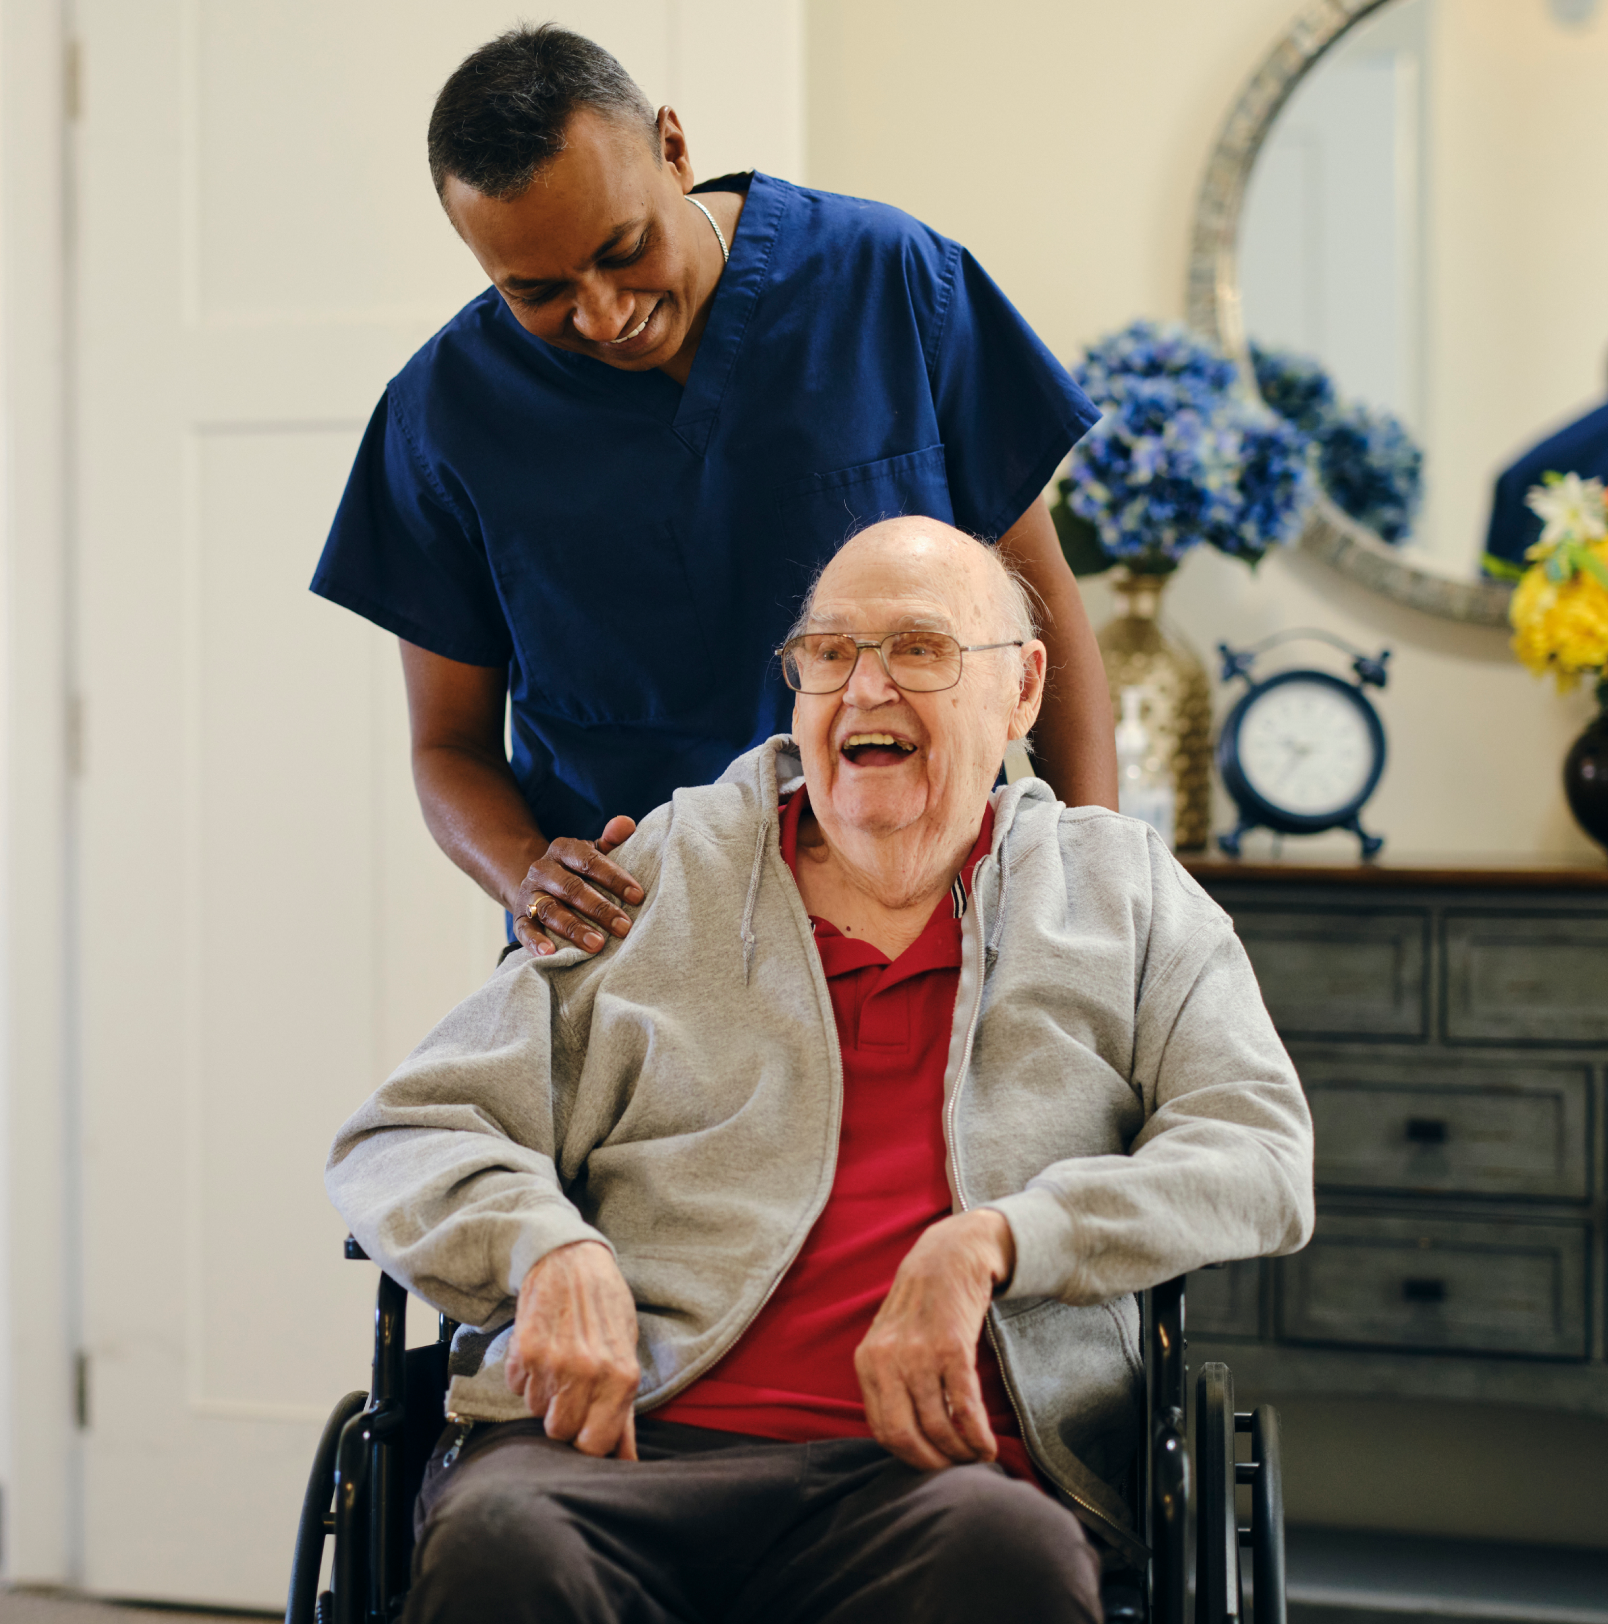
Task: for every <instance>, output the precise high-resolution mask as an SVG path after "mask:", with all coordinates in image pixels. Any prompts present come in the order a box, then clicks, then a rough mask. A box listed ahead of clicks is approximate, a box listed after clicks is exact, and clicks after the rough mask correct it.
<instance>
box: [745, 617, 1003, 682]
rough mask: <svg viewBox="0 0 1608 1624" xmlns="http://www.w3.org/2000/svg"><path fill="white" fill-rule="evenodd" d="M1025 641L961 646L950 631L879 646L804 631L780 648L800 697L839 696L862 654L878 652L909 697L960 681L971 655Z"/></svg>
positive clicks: (891, 639) (893, 638) (895, 636)
mask: <svg viewBox="0 0 1608 1624" xmlns="http://www.w3.org/2000/svg"><path fill="white" fill-rule="evenodd" d="M1021 647H1022V639H1021V638H1019V637H1017V638H1012V639H1011V640H1010V641H1009V642H1005V643H957V642H956V641H955V639H954V638H953V637H951V636H949V634H948V633H947V632H889V633H888V635H887V636H886V637H884V638H883V639H882V641H881V642H879V643H872V642H863V641H861V639H860V638H858V637H851V636H850V635H849V634H848V633H847V632H805V633H804V634H803V635H802V636H801V637H790V638H788V640H787V641H786V642H785V643H784V644H783V645H782V646H781V647H780V648H779V649H777V651H776V652H777V653H778V654H779V655H780V656H781V659H782V676H783V677H784V678H785V679H786V681H787V686H788V687H789V688H791V689H792V690H793V692H794V693H796V694H835V693H836V692H837V691H838V689H840V688H844V687H847V686H848V681H849V678H850V677H851V676H853V675H854V668H855V666H856V665H858V664H859V661H860V652H861V650H862V649H868V648H874V649H875V650H876V651H877V658H878V659H880V660H881V661H882V669H883V670H884V671H886V672H887V674H888V681H889V682H891V683H892V684H893V685H894V687H895V688H898V689H900V690H901V691H903V692H904V693H908V694H933V693H939V692H941V691H942V690H943V689H945V688H953V687H954V686H955V684H956V683H957V682H959V681H960V670H961V664H962V661H963V660H964V658H965V656H966V655H968V654H980V653H982V651H983V650H985V649H991V648H1021Z"/></svg>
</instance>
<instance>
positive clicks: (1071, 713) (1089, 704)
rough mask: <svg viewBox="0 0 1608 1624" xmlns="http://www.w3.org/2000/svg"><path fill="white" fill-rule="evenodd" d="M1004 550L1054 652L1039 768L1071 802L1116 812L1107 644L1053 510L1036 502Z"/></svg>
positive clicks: (1038, 741) (1006, 538)
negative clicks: (1039, 607) (1036, 605)
mask: <svg viewBox="0 0 1608 1624" xmlns="http://www.w3.org/2000/svg"><path fill="white" fill-rule="evenodd" d="M999 548H1000V553H1001V555H1002V556H1003V557H1005V558H1006V559H1007V560H1008V561H1009V562H1010V563H1011V564H1012V565H1013V566H1014V567H1015V568H1016V569H1017V570H1019V571H1020V572H1021V574H1022V575H1023V577H1024V578H1025V579H1026V580H1027V582H1028V584H1029V585H1030V586H1031V587H1032V588H1033V590H1034V591H1035V592H1036V593H1037V594H1038V596H1039V598H1040V600H1041V601H1042V603H1043V605H1044V629H1043V632H1042V633H1041V635H1042V637H1043V640H1044V646H1045V648H1046V649H1047V650H1048V652H1049V679H1048V682H1047V683H1046V686H1045V691H1044V705H1043V708H1042V709H1041V710H1040V712H1039V718H1038V723H1037V725H1036V726H1035V727H1034V729H1033V763H1034V771H1035V772H1036V773H1037V774H1038V776H1039V777H1040V778H1042V779H1044V780H1045V781H1046V782H1047V783H1048V784H1049V785H1050V787H1051V788H1052V789H1053V790H1054V791H1055V793H1056V794H1057V795H1058V796H1059V797H1060V798H1061V799H1062V800H1063V801H1065V802H1066V804H1067V805H1068V806H1105V807H1109V808H1110V809H1111V810H1112V811H1113V812H1114V811H1115V810H1116V809H1117V748H1116V740H1115V731H1114V727H1113V723H1112V716H1111V693H1110V689H1109V688H1108V686H1107V684H1106V675H1105V666H1104V664H1103V663H1102V661H1101V659H1100V647H1099V644H1098V643H1096V642H1095V640H1094V630H1093V628H1092V627H1091V626H1090V625H1089V616H1088V612H1087V611H1086V610H1085V609H1084V607H1083V594H1082V593H1081V592H1079V591H1078V583H1077V577H1076V576H1074V575H1073V573H1072V571H1071V570H1070V569H1069V568H1068V567H1067V562H1066V560H1065V558H1063V557H1062V555H1061V546H1060V542H1059V541H1058V540H1057V539H1056V535H1055V525H1054V523H1053V522H1052V521H1051V519H1050V513H1049V509H1048V508H1047V507H1045V505H1044V504H1043V503H1042V502H1035V503H1034V504H1033V505H1032V507H1030V508H1029V509H1028V510H1027V512H1026V513H1024V514H1023V515H1022V517H1021V518H1020V519H1018V520H1017V521H1016V523H1015V524H1014V525H1012V526H1011V528H1010V529H1009V530H1008V531H1007V532H1006V533H1005V535H1003V536H1002V537H1001V538H1000V542H999Z"/></svg>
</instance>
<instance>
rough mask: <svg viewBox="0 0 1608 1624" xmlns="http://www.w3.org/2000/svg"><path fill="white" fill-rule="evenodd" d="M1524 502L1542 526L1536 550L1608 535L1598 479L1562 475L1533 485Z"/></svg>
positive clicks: (1600, 485)
mask: <svg viewBox="0 0 1608 1624" xmlns="http://www.w3.org/2000/svg"><path fill="white" fill-rule="evenodd" d="M1525 501H1526V502H1527V503H1528V504H1529V507H1530V511H1531V512H1532V513H1535V514H1539V515H1540V517H1541V519H1542V521H1543V524H1544V528H1543V529H1542V531H1541V539H1540V541H1539V542H1537V543H1536V547H1537V548H1552V547H1555V546H1556V545H1557V544H1558V543H1559V542H1560V541H1601V540H1602V539H1603V537H1604V536H1608V507H1605V505H1604V499H1603V488H1602V481H1601V480H1600V479H1582V478H1581V477H1580V476H1579V474H1565V475H1564V476H1563V478H1562V479H1554V480H1552V481H1551V482H1550V483H1549V484H1546V485H1537V486H1535V487H1534V488H1533V489H1532V490H1531V491H1530V494H1529V495H1528V496H1527V497H1525ZM1532 550H1533V549H1532Z"/></svg>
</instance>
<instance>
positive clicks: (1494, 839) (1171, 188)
mask: <svg viewBox="0 0 1608 1624" xmlns="http://www.w3.org/2000/svg"><path fill="white" fill-rule="evenodd" d="M1295 10H1296V7H1295V4H1294V0H1210V3H1206V0H1123V3H1120V4H1118V3H1113V0H997V3H995V4H994V5H991V6H987V7H981V8H980V7H977V6H975V5H971V4H963V3H962V0H813V3H812V5H811V7H810V10H809V14H808V15H809V34H808V41H807V48H808V53H809V91H808V113H807V120H806V124H807V129H808V174H809V178H810V180H811V182H812V183H814V184H816V185H819V186H824V187H828V188H830V189H832V190H836V191H846V192H854V193H858V194H861V195H864V196H867V197H874V198H879V199H882V200H885V201H887V202H892V203H897V204H898V205H900V206H901V207H903V208H906V209H908V210H910V212H911V213H913V214H916V215H918V216H919V217H921V218H922V219H924V220H926V221H928V222H929V223H930V224H932V225H934V226H936V227H938V228H939V229H940V230H942V231H945V232H948V233H950V234H951V235H953V236H955V237H958V238H959V239H960V240H961V241H963V242H965V243H966V244H967V245H968V246H969V247H970V248H972V249H973V250H974V251H975V252H976V253H977V254H978V256H979V258H981V260H982V261H983V263H984V264H985V265H986V266H987V267H988V269H989V270H990V271H991V272H992V273H993V275H994V276H995V278H996V279H997V280H998V281H999V282H1000V283H1001V285H1002V286H1003V287H1004V288H1005V290H1006V292H1007V293H1008V294H1009V295H1010V296H1011V298H1012V299H1014V300H1015V301H1016V303H1017V304H1018V305H1019V306H1020V308H1021V309H1022V311H1023V312H1024V313H1025V314H1026V316H1027V317H1028V319H1029V320H1030V321H1031V322H1032V323H1033V325H1034V326H1035V327H1036V328H1037V329H1038V331H1039V332H1040V333H1041V334H1042V335H1043V336H1044V338H1045V340H1046V341H1047V342H1048V343H1049V344H1050V346H1051V347H1052V348H1053V349H1054V350H1055V351H1056V352H1057V353H1058V354H1059V355H1060V356H1061V357H1062V358H1063V359H1065V360H1067V361H1069V362H1070V361H1072V360H1074V359H1075V358H1076V356H1077V353H1078V350H1079V348H1080V346H1081V345H1082V344H1084V343H1085V342H1087V341H1088V340H1089V339H1091V338H1093V337H1095V336H1097V335H1098V334H1100V333H1102V332H1104V331H1106V330H1108V329H1110V328H1112V327H1116V326H1119V325H1121V324H1123V323H1125V322H1127V321H1128V320H1130V319H1131V318H1133V317H1135V316H1139V315H1147V316H1158V317H1177V316H1180V315H1182V312H1183V293H1184V271H1185V260H1186V256H1187V252H1188V238H1189V227H1190V213H1191V209H1192V206H1193V201H1194V194H1195V189H1196V186H1197V183H1198V181H1199V178H1200V173H1201V169H1202V165H1203V163H1204V160H1205V156H1206V153H1207V150H1208V148H1209V146H1210V144H1211V142H1212V139H1213V137H1214V135H1215V133H1216V129H1217V126H1218V123H1219V121H1220V120H1221V119H1222V117H1223V115H1224V113H1225V112H1226V110H1227V108H1228V106H1229V104H1230V102H1231V101H1232V99H1233V97H1234V95H1235V93H1236V91H1237V90H1238V88H1239V86H1240V84H1241V82H1242V81H1243V79H1244V78H1245V76H1246V75H1247V74H1248V73H1249V72H1250V70H1251V69H1252V67H1253V66H1254V65H1255V63H1256V62H1257V60H1258V58H1259V57H1260V55H1261V54H1262V52H1263V51H1265V50H1266V49H1267V47H1268V46H1269V45H1270V44H1271V42H1272V40H1273V39H1274V37H1275V36H1276V34H1277V33H1278V32H1279V30H1280V29H1281V28H1282V27H1283V26H1284V25H1285V24H1286V23H1287V21H1288V20H1289V19H1290V18H1291V17H1292V16H1293V15H1294V13H1295ZM1486 474H1487V471H1486V470H1485V469H1484V468H1474V469H1466V470H1462V469H1453V470H1447V471H1446V477H1448V478H1460V479H1464V480H1466V481H1469V482H1471V483H1472V482H1483V481H1484V479H1485V478H1486ZM1480 500H1481V501H1482V502H1483V500H1484V497H1483V494H1482V495H1481V498H1480ZM1169 596H1170V598H1171V600H1172V601H1171V604H1170V610H1171V614H1172V617H1173V620H1174V623H1175V624H1176V625H1177V626H1178V627H1179V628H1180V629H1181V630H1182V631H1183V632H1184V633H1185V634H1186V636H1187V637H1188V638H1189V639H1190V641H1192V642H1193V643H1194V644H1195V646H1196V648H1197V649H1198V650H1200V651H1201V652H1202V653H1209V651H1210V650H1211V649H1212V647H1213V646H1214V645H1215V644H1216V643H1217V641H1218V640H1219V639H1220V638H1226V639H1228V640H1229V641H1236V640H1237V641H1239V642H1247V641H1251V640H1254V639H1256V638H1258V637H1261V636H1263V635H1264V634H1266V633H1268V632H1271V631H1275V630H1278V629H1280V628H1286V627H1294V626H1321V627H1324V628H1326V629H1328V630H1330V631H1333V632H1336V633H1338V634H1340V635H1341V636H1344V637H1348V638H1350V639H1352V640H1353V641H1355V642H1358V643H1360V644H1364V645H1369V646H1378V645H1380V644H1382V643H1384V644H1388V645H1389V646H1390V647H1391V649H1392V650H1393V651H1394V658H1393V666H1392V683H1391V687H1390V689H1389V691H1388V692H1387V693H1386V694H1384V695H1383V696H1382V699H1381V701H1380V710H1381V712H1382V714H1383V716H1384V719H1385V724H1386V727H1387V729H1388V730H1389V733H1390V742H1391V762H1390V766H1389V769H1388V771H1387V773H1386V777H1385V780H1384V783H1383V784H1382V786H1381V788H1380V790H1379V793H1378V795H1377V796H1376V798H1375V800H1374V801H1373V803H1372V805H1371V807H1370V812H1369V816H1370V820H1371V822H1372V823H1373V824H1375V825H1376V826H1377V827H1378V828H1379V830H1380V831H1381V832H1383V833H1384V834H1385V835H1387V836H1388V838H1389V842H1390V847H1389V849H1390V850H1391V851H1392V852H1395V853H1455V852H1462V853H1472V852H1508V853H1515V854H1525V853H1550V854H1567V853H1573V854H1579V855H1582V856H1585V855H1589V854H1590V853H1591V852H1592V851H1593V850H1594V848H1592V847H1591V846H1590V844H1589V843H1588V842H1587V841H1586V840H1585V838H1584V836H1583V835H1582V834H1581V833H1580V832H1579V830H1578V829H1577V828H1576V826H1575V825H1574V823H1573V820H1572V819H1571V818H1570V816H1569V813H1568V809H1567V807H1566V806H1565V804H1564V801H1563V795H1562V791H1561V789H1560V788H1559V767H1560V764H1561V762H1562V759H1563V756H1564V753H1565V751H1566V750H1567V748H1568V745H1569V742H1570V740H1571V739H1572V738H1573V737H1574V736H1575V734H1576V733H1578V732H1579V730H1580V729H1581V727H1582V726H1583V725H1584V724H1585V721H1586V719H1587V718H1588V716H1589V715H1590V713H1591V706H1590V703H1589V700H1588V699H1587V697H1586V696H1585V694H1584V693H1576V694H1575V695H1573V696H1572V697H1570V698H1568V699H1559V698H1558V697H1557V696H1556V695H1555V694H1554V693H1553V692H1552V691H1551V689H1550V687H1547V686H1543V685H1541V684H1539V683H1537V682H1535V681H1534V679H1532V678H1531V677H1530V676H1529V675H1528V674H1527V673H1526V672H1524V671H1523V670H1521V669H1519V668H1518V667H1517V666H1516V665H1514V664H1513V662H1512V660H1511V658H1510V656H1509V655H1508V653H1507V648H1506V638H1505V635H1504V634H1503V633H1502V632H1500V631H1496V630H1481V629H1476V628H1469V627H1461V626H1456V625H1452V624H1450V623H1447V622H1442V621H1437V620H1433V619H1430V618H1428V617H1426V616H1422V615H1419V614H1416V613H1414V612H1411V611H1407V610H1402V609H1397V608H1395V607H1394V606H1393V605H1390V604H1387V603H1386V602H1384V600H1381V599H1376V598H1374V597H1373V596H1372V595H1370V594H1368V593H1365V592H1363V591H1361V590H1359V589H1357V588H1354V587H1352V586H1351V585H1350V584H1349V583H1348V582H1346V581H1344V580H1342V579H1341V578H1340V577H1339V576H1336V575H1334V574H1332V573H1331V572H1329V571H1328V570H1327V569H1326V568H1324V567H1323V566H1320V565H1317V564H1315V563H1313V562H1311V561H1309V560H1307V559H1306V558H1304V557H1301V556H1298V555H1287V556H1280V557H1277V558H1273V559H1269V560H1268V561H1267V562H1266V563H1265V564H1264V565H1263V567H1262V568H1261V570H1260V571H1259V572H1258V573H1257V574H1255V575H1252V574H1251V573H1250V572H1249V571H1248V570H1246V569H1245V568H1244V567H1243V566H1241V565H1239V564H1236V563H1234V562H1232V561H1230V560H1227V559H1224V558H1221V557H1219V556H1218V555H1216V554H1210V555H1208V554H1205V553H1204V552H1203V553H1202V554H1199V555H1197V556H1195V557H1193V558H1191V559H1190V560H1189V562H1188V563H1187V564H1186V565H1185V566H1184V568H1183V570H1182V571H1181V572H1180V575H1179V578H1178V580H1177V581H1176V583H1175V585H1174V587H1173V588H1172V590H1171V592H1170V594H1169ZM1087 597H1088V601H1089V607H1090V611H1091V613H1092V615H1093V616H1094V618H1095V619H1096V621H1097V622H1098V621H1099V620H1100V619H1102V618H1104V617H1105V616H1106V615H1107V614H1108V613H1109V593H1108V590H1107V588H1106V587H1105V585H1104V583H1103V582H1100V581H1098V580H1097V581H1094V582H1090V583H1089V584H1088V589H1087ZM1310 652H1311V654H1312V656H1313V658H1314V661H1315V663H1322V661H1323V659H1324V652H1323V650H1322V649H1317V648H1315V649H1312V650H1311V651H1310ZM1291 653H1292V656H1293V657H1296V658H1304V655H1303V653H1302V651H1301V650H1300V649H1299V648H1297V649H1294V650H1292V651H1291ZM1220 697H1222V696H1220ZM1226 816H1227V812H1226V808H1220V820H1221V818H1226Z"/></svg>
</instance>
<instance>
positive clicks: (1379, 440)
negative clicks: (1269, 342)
mask: <svg viewBox="0 0 1608 1624" xmlns="http://www.w3.org/2000/svg"><path fill="white" fill-rule="evenodd" d="M1251 362H1252V365H1253V366H1254V368H1255V370H1256V387H1257V388H1258V389H1259V390H1260V391H1261V395H1262V399H1263V400H1265V401H1266V402H1267V404H1268V405H1269V406H1271V407H1272V408H1273V410H1274V411H1276V412H1277V413H1278V414H1279V415H1280V416H1281V417H1283V418H1285V419H1287V420H1288V421H1289V422H1290V423H1292V424H1293V425H1294V426H1295V427H1296V428H1297V429H1300V430H1301V431H1302V432H1304V433H1306V434H1309V435H1311V436H1312V438H1313V440H1314V441H1315V442H1316V444H1317V448H1318V474H1319V478H1320V479H1321V481H1322V484H1323V488H1324V490H1326V491H1327V492H1328V494H1329V498H1330V500H1331V501H1332V502H1333V503H1334V504H1335V506H1336V507H1338V508H1339V509H1340V510H1341V511H1342V512H1344V513H1349V514H1350V515H1351V517H1352V518H1353V519H1355V520H1356V521H1357V522H1358V523H1359V524H1365V525H1367V526H1368V528H1369V529H1370V530H1372V531H1373V532H1374V533H1375V535H1377V536H1379V537H1380V539H1381V540H1384V541H1388V542H1392V543H1395V542H1399V541H1403V540H1405V539H1406V538H1407V537H1408V536H1409V535H1411V534H1412V528H1413V521H1414V519H1415V518H1416V517H1417V516H1418V510H1419V508H1420V507H1422V505H1423V498H1424V454H1423V452H1422V451H1421V450H1420V449H1419V447H1418V445H1417V444H1416V442H1415V441H1414V440H1413V437H1412V435H1411V434H1409V433H1408V432H1407V428H1406V426H1405V425H1404V424H1403V423H1402V421H1401V419H1400V418H1398V417H1396V416H1394V415H1393V414H1392V413H1390V412H1387V411H1385V410H1383V409H1382V408H1380V407H1375V406H1362V405H1351V406H1342V405H1341V403H1340V397H1339V394H1338V393H1337V391H1336V390H1335V387H1334V380H1333V379H1332V378H1331V377H1330V376H1329V374H1328V373H1327V372H1326V371H1324V369H1323V367H1322V366H1321V365H1320V364H1319V363H1318V362H1317V361H1314V360H1313V359H1312V358H1311V357H1310V356H1305V355H1295V354H1292V353H1291V352H1290V351H1288V350H1270V349H1263V348H1262V347H1261V346H1260V345H1258V344H1252V345H1251Z"/></svg>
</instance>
